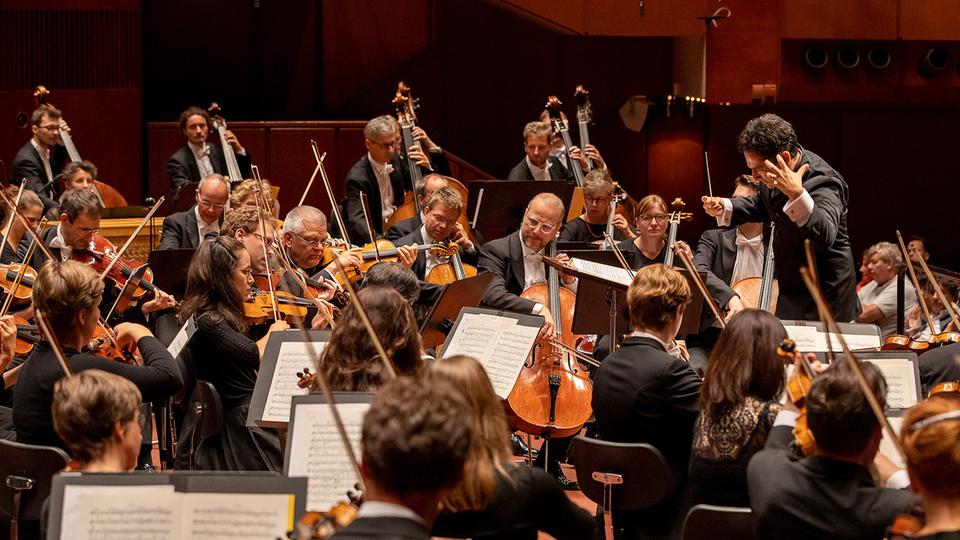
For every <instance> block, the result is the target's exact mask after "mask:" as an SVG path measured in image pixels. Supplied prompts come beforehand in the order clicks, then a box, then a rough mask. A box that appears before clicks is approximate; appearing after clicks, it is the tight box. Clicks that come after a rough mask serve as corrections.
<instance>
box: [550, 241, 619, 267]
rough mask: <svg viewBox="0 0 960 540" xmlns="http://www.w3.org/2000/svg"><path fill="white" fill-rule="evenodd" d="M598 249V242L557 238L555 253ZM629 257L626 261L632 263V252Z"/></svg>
mask: <svg viewBox="0 0 960 540" xmlns="http://www.w3.org/2000/svg"><path fill="white" fill-rule="evenodd" d="M599 250H600V244H596V243H594V242H572V241H563V240H557V253H569V252H571V251H578V252H579V251H591V252H592V251H599ZM630 257H631V258H630V259H629V260H628V261H627V262H630V263H632V262H633V258H632V257H633V253H631V254H630ZM581 258H582V259H586V257H581ZM587 260H592V259H587ZM594 262H600V261H594Z"/></svg>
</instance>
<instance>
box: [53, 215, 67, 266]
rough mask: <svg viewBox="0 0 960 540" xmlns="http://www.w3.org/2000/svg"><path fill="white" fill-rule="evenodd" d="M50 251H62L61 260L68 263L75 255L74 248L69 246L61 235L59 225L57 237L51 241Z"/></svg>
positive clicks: (58, 226)
mask: <svg viewBox="0 0 960 540" xmlns="http://www.w3.org/2000/svg"><path fill="white" fill-rule="evenodd" d="M50 249H58V250H60V260H61V261H66V260H69V259H70V256H71V255H72V254H73V247H71V246H68V245H67V242H66V240H64V239H63V235H62V234H61V233H60V224H59V223H58V224H57V236H55V237H54V239H53V240H51V241H50Z"/></svg>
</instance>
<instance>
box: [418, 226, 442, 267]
mask: <svg viewBox="0 0 960 540" xmlns="http://www.w3.org/2000/svg"><path fill="white" fill-rule="evenodd" d="M420 236H421V237H423V243H424V244H435V243H436V242H437V240H435V239H433V238H431V237H430V235H429V234H427V223H426V221H424V223H423V225H421V226H420ZM426 256H427V268H426V270H424V274H423V275H424V278H426V276H427V275H428V274H429V273H430V271H431V270H433V267H434V266H436V265H438V264H440V257H438V256H437V254H436V253H434V252H433V250H431V249H428V250H427V252H426Z"/></svg>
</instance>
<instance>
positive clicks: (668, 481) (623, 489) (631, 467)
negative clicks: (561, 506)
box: [573, 435, 674, 540]
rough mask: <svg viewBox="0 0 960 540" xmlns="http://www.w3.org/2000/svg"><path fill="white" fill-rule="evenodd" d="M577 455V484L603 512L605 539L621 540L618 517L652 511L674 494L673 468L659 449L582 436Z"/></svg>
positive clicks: (578, 442) (578, 440) (576, 451)
mask: <svg viewBox="0 0 960 540" xmlns="http://www.w3.org/2000/svg"><path fill="white" fill-rule="evenodd" d="M573 448H574V452H575V454H574V455H576V456H577V466H576V470H577V483H579V484H580V490H581V491H582V492H583V494H584V495H586V496H587V498H588V499H590V500H591V501H593V502H595V503H597V511H598V512H600V511H602V512H603V528H604V534H603V537H604V538H605V539H606V540H613V539H617V538H621V537H622V535H623V532H622V529H621V528H620V527H617V525H616V523H617V514H618V513H619V512H621V511H624V510H639V509H642V508H649V507H651V506H653V505H655V504H658V503H660V502H663V501H664V500H665V499H666V498H667V497H668V496H669V495H670V494H671V493H672V491H673V488H674V485H673V484H674V482H673V478H672V475H671V473H670V467H669V466H668V465H667V461H666V460H665V459H664V458H663V455H662V454H661V453H660V451H659V450H657V449H656V448H654V447H653V446H651V445H649V444H645V443H618V442H608V441H601V440H599V439H588V438H586V437H583V436H582V435H581V436H578V437H577V438H576V439H574V440H573Z"/></svg>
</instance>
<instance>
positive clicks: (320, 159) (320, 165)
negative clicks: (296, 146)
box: [300, 140, 350, 247]
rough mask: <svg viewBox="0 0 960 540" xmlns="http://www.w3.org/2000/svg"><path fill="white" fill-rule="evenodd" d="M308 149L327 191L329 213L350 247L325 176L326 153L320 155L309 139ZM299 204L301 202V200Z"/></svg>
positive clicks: (338, 208)
mask: <svg viewBox="0 0 960 540" xmlns="http://www.w3.org/2000/svg"><path fill="white" fill-rule="evenodd" d="M310 150H311V151H312V152H313V159H315V160H316V161H317V167H318V168H319V169H320V179H321V180H322V181H323V188H324V190H325V191H326V192H327V198H328V199H329V200H330V213H331V214H333V217H334V219H336V221H337V227H339V228H340V238H342V239H343V242H344V243H345V244H346V245H347V247H350V236H349V235H348V234H347V228H346V227H345V226H344V225H343V216H342V215H340V205H338V204H337V199H336V198H335V197H334V196H333V188H331V187H330V179H329V178H327V170H326V169H325V168H324V166H323V159H324V158H325V157H327V153H326V152H324V153H323V155H322V156H321V155H320V150H319V149H317V141H314V140H311V141H310ZM300 204H303V203H302V202H301V203H300Z"/></svg>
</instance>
